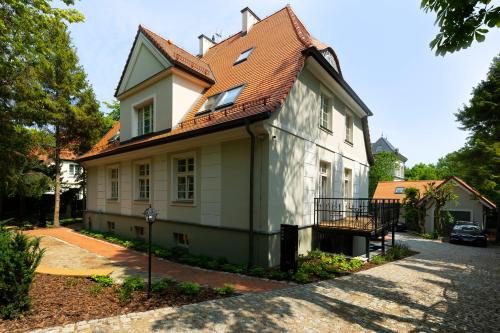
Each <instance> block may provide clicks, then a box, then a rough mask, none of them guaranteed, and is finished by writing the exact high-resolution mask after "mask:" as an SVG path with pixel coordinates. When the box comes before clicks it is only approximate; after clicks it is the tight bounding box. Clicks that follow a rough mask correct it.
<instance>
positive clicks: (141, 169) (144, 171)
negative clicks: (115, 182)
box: [136, 163, 149, 200]
mask: <svg viewBox="0 0 500 333" xmlns="http://www.w3.org/2000/svg"><path fill="white" fill-rule="evenodd" d="M136 174H137V183H136V185H137V190H136V192H137V199H138V200H148V199H149V164H146V163H144V164H142V163H141V164H137V166H136Z"/></svg>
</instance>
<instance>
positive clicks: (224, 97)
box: [197, 86, 243, 114]
mask: <svg viewBox="0 0 500 333" xmlns="http://www.w3.org/2000/svg"><path fill="white" fill-rule="evenodd" d="M242 90H243V86H239V87H236V88H233V89H229V90H226V91H224V92H221V93H220V94H217V95H213V96H210V97H208V98H207V100H206V101H205V103H203V105H202V106H201V108H200V111H198V112H197V113H198V114H203V113H207V112H211V111H214V110H217V109H221V108H224V107H226V106H230V105H232V104H234V102H235V101H236V99H237V98H238V96H239V95H240V93H241V91H242Z"/></svg>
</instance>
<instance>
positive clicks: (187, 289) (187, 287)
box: [179, 282, 201, 295]
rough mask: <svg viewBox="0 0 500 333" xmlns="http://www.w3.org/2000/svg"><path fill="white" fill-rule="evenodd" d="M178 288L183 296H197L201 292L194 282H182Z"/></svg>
mask: <svg viewBox="0 0 500 333" xmlns="http://www.w3.org/2000/svg"><path fill="white" fill-rule="evenodd" d="M179 287H180V288H181V291H182V293H183V294H185V295H197V294H199V293H200V292H201V287H200V285H199V284H198V283H196V282H182V283H181V284H180V285H179Z"/></svg>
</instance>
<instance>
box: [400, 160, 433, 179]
mask: <svg viewBox="0 0 500 333" xmlns="http://www.w3.org/2000/svg"><path fill="white" fill-rule="evenodd" d="M405 178H407V179H408V180H437V179H441V175H440V174H439V171H438V169H437V167H436V166H435V165H434V164H425V163H417V164H415V165H414V166H413V167H411V168H406V170H405Z"/></svg>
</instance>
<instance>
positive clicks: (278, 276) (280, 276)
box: [269, 270, 290, 281]
mask: <svg viewBox="0 0 500 333" xmlns="http://www.w3.org/2000/svg"><path fill="white" fill-rule="evenodd" d="M289 277H290V274H288V272H282V271H278V270H275V271H272V272H271V274H269V278H270V279H273V280H279V281H281V280H288V278H289Z"/></svg>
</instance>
